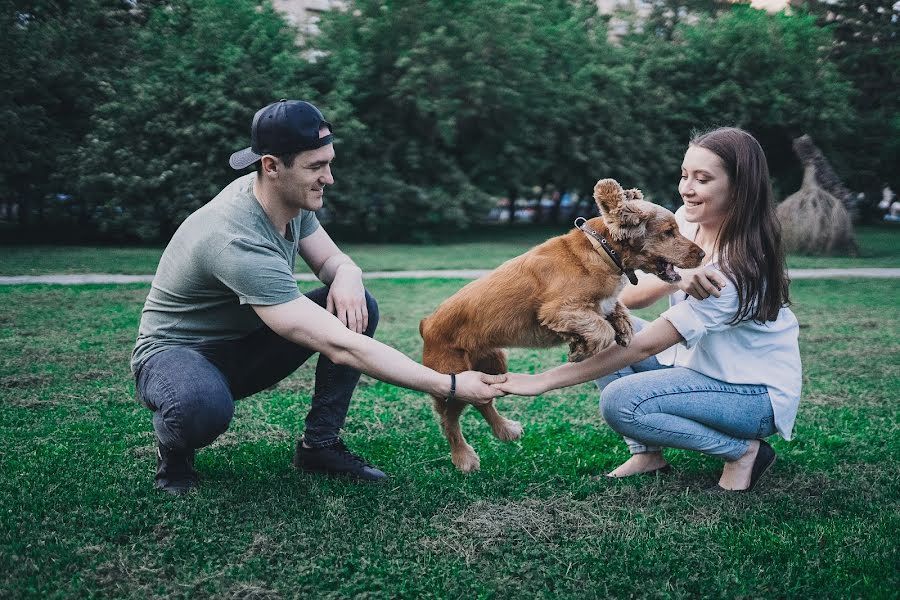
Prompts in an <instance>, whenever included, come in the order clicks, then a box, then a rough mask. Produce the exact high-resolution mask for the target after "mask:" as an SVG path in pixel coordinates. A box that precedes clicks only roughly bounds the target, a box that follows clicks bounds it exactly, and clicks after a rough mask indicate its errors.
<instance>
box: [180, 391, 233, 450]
mask: <svg viewBox="0 0 900 600" xmlns="http://www.w3.org/2000/svg"><path fill="white" fill-rule="evenodd" d="M233 417H234V401H233V400H232V399H231V396H230V394H229V395H223V394H212V395H210V396H207V397H206V398H204V399H203V400H199V399H198V401H195V402H193V403H190V404H189V405H188V406H186V407H185V410H184V414H183V415H182V424H181V428H182V435H183V436H184V442H185V445H186V446H188V447H190V448H203V447H204V446H209V445H210V444H212V443H213V441H215V439H216V438H217V437H219V436H220V435H222V434H223V433H225V432H226V431H227V430H228V426H229V425H230V424H231V419H232V418H233Z"/></svg>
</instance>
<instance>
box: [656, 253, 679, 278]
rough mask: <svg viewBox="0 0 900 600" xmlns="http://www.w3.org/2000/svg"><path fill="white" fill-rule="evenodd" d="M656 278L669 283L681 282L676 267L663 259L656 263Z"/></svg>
mask: <svg viewBox="0 0 900 600" xmlns="http://www.w3.org/2000/svg"><path fill="white" fill-rule="evenodd" d="M656 276H657V277H659V278H660V279H662V280H663V281H666V282H668V283H675V282H676V281H680V280H681V275H679V274H678V273H676V272H675V265H673V264H672V263H670V262H666V261H664V260H663V259H661V258H660V259H657V261H656Z"/></svg>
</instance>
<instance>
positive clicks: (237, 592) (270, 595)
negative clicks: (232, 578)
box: [224, 582, 281, 600]
mask: <svg viewBox="0 0 900 600" xmlns="http://www.w3.org/2000/svg"><path fill="white" fill-rule="evenodd" d="M224 598H226V600H278V599H279V598H281V594H279V593H278V592H276V591H275V590H272V589H269V588H267V587H264V586H263V585H262V584H259V583H244V582H240V583H236V584H234V585H233V586H232V587H231V589H229V590H228V592H227V593H226V594H225V596H224Z"/></svg>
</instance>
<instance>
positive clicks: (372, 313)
mask: <svg viewBox="0 0 900 600" xmlns="http://www.w3.org/2000/svg"><path fill="white" fill-rule="evenodd" d="M366 310H367V311H368V312H369V324H368V325H367V326H366V331H365V334H366V335H367V336H369V337H372V336H373V335H374V334H375V328H376V327H378V316H379V313H378V301H377V300H375V297H374V296H373V295H372V294H370V293H369V290H366Z"/></svg>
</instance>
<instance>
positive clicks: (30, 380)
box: [0, 373, 53, 390]
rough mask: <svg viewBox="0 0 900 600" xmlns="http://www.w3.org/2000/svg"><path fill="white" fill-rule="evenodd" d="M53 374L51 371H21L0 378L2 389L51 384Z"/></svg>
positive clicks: (0, 387)
mask: <svg viewBox="0 0 900 600" xmlns="http://www.w3.org/2000/svg"><path fill="white" fill-rule="evenodd" d="M52 381H53V376H52V375H50V374H49V373H19V374H16V375H7V376H6V377H2V378H0V389H7V390H8V389H15V388H26V387H37V386H46V385H50V383H52Z"/></svg>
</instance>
